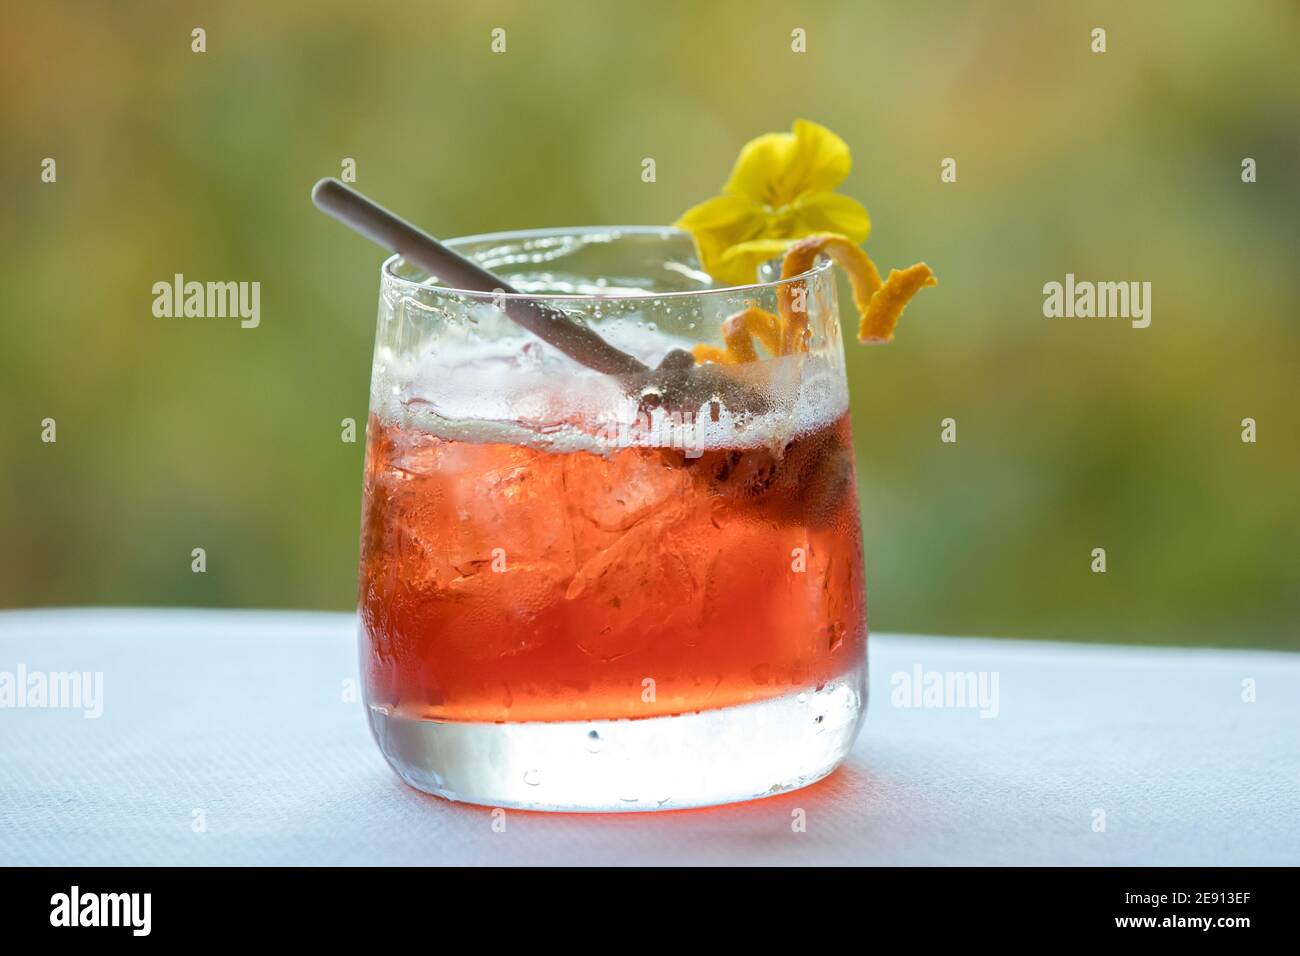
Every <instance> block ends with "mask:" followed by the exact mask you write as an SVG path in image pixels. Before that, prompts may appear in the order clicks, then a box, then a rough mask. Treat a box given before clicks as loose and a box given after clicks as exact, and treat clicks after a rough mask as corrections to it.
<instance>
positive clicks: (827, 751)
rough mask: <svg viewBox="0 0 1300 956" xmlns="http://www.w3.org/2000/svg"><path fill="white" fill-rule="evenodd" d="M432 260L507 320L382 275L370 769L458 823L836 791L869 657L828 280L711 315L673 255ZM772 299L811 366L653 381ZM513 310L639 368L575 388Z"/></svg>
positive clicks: (574, 237)
mask: <svg viewBox="0 0 1300 956" xmlns="http://www.w3.org/2000/svg"><path fill="white" fill-rule="evenodd" d="M450 245H451V246H452V247H453V248H455V249H456V250H457V251H458V252H460V253H461V254H462V255H465V256H467V257H469V258H470V259H472V260H474V261H475V262H477V263H478V264H479V265H481V266H483V267H485V268H487V269H489V270H492V271H493V272H495V273H496V274H497V275H499V276H500V277H501V278H502V279H503V280H505V281H506V282H508V283H510V284H511V286H512V287H513V288H514V289H515V290H517V295H512V296H505V295H504V294H501V293H496V294H488V293H476V292H465V291H459V290H455V289H449V288H444V287H442V286H440V285H438V283H437V280H436V279H435V278H431V277H429V276H427V275H424V274H422V273H421V272H419V271H418V270H416V269H415V268H414V267H412V266H410V265H409V264H407V263H405V262H403V260H401V259H400V258H399V257H393V258H391V259H389V260H388V261H387V262H385V263H384V265H383V269H382V274H381V279H380V305H379V327H378V335H377V340H376V345H375V356H374V371H373V378H372V384H371V395H370V418H369V423H368V428H367V450H366V465H365V489H364V495H365V500H364V509H363V527H362V542H361V575H360V576H361V583H360V599H359V601H360V611H361V635H360V640H361V662H362V673H363V675H364V683H365V699H366V703H367V711H368V714H369V718H370V725H371V728H372V730H373V732H374V736H375V738H376V740H377V741H378V743H379V746H380V749H381V750H382V751H383V753H384V756H385V757H386V758H387V759H388V761H389V763H390V764H391V765H392V766H393V768H394V769H395V770H396V771H397V773H398V774H400V775H401V777H402V779H404V780H405V781H406V782H407V783H409V784H411V785H412V786H414V787H416V788H418V789H420V790H424V791H427V792H429V793H434V794H438V795H441V796H443V797H447V798H450V799H452V800H463V801H468V802H471V803H476V804H484V805H488V806H499V807H520V808H527V809H534V810H577V811H606V810H656V809H673V808H681V807H694V806H702V805H707V804H716V803H725V802H730V801H736V800H746V799H751V798H754V797H763V796H768V795H771V794H775V793H780V792H783V791H786V790H790V789H794V788H797V787H801V786H804V785H806V784H809V783H811V782H813V781H815V780H818V779H820V778H821V777H823V776H825V775H826V774H828V773H830V772H831V771H832V770H833V769H834V768H835V767H836V766H837V765H838V764H839V763H840V761H841V760H842V759H843V758H844V756H845V754H846V753H847V752H848V750H849V748H850V746H851V745H852V743H853V740H854V738H855V736H856V735H857V731H858V727H859V725H860V723H861V720H862V716H863V710H864V706H865V701H866V696H865V695H866V638H867V632H866V600H865V594H864V582H863V571H862V550H861V530H860V525H859V519H858V503H857V490H856V481H855V477H854V462H853V445H852V440H851V437H850V429H849V417H848V391H847V383H846V380H845V375H844V352H843V344H842V341H841V337H840V323H839V316H838V312H837V306H836V291H835V280H834V276H833V274H832V272H831V265H830V264H829V263H827V262H821V263H818V264H817V265H816V266H815V267H814V268H813V269H811V270H810V271H809V272H807V273H804V274H803V275H801V276H798V277H795V278H793V279H789V280H785V281H771V282H766V283H761V284H756V285H752V286H745V287H738V288H725V289H719V288H714V287H712V286H711V285H710V284H709V279H708V276H707V275H705V274H703V273H701V272H700V271H699V267H698V265H697V263H696V259H695V256H694V252H693V249H692V245H691V241H690V237H689V236H687V235H686V234H684V233H681V232H678V231H675V230H671V229H662V228H613V229H599V228H585V229H557V230H541V231H532V232H518V233H508V234H498V235H488V236H474V237H469V238H465V239H460V240H454V241H453V242H451V243H450ZM792 293H793V297H792V299H791V300H787V303H786V304H787V305H788V304H789V301H792V300H793V298H798V299H799V300H800V304H801V305H804V306H806V313H805V314H806V319H807V324H806V331H804V332H803V333H802V343H803V345H804V346H806V347H803V348H801V349H800V350H798V351H795V352H793V353H792V354H786V355H783V356H779V357H771V356H768V357H766V358H763V357H757V356H755V360H753V361H747V362H743V363H739V364H712V363H708V364H703V363H701V364H696V365H695V366H693V367H690V368H680V367H679V368H677V369H676V370H675V371H673V372H672V373H671V374H669V373H667V372H665V371H664V370H665V369H667V368H668V367H669V366H670V365H673V364H676V365H679V366H680V362H677V363H674V360H673V358H672V356H671V355H670V353H673V351H674V350H686V351H689V350H691V349H692V348H693V347H694V346H695V345H697V344H700V343H708V344H713V345H719V344H720V343H721V342H722V332H721V328H722V324H723V322H724V320H725V319H727V318H728V317H729V316H732V315H735V314H737V313H740V312H743V311H744V310H745V309H747V308H750V307H758V308H762V309H765V310H767V311H769V312H773V313H775V312H776V311H777V310H778V307H779V305H780V303H779V298H780V296H782V295H787V296H790V295H791V294H792ZM517 297H527V298H529V300H530V301H531V302H534V303H536V304H538V305H543V306H545V307H546V308H548V309H551V310H559V311H560V312H562V313H564V314H566V315H567V316H568V318H569V319H570V320H571V321H573V322H576V323H578V324H580V325H583V326H586V327H587V328H588V329H590V330H592V331H594V332H596V333H598V334H599V335H600V336H601V337H602V338H603V339H604V340H605V341H606V342H608V343H610V344H611V345H614V346H616V347H617V348H619V349H621V350H623V351H624V352H626V353H629V354H631V355H633V356H635V357H636V358H637V359H639V360H641V362H643V363H644V364H645V365H646V366H647V367H648V368H647V370H646V371H645V372H629V373H626V374H606V373H604V372H597V371H592V370H591V369H589V368H587V367H584V366H583V365H581V364H579V363H578V362H575V361H574V360H572V359H571V358H569V357H568V356H567V355H565V354H563V353H562V352H560V351H557V350H556V349H555V348H553V347H552V346H550V345H548V344H546V343H544V342H543V341H541V340H540V339H538V338H536V337H535V336H533V335H532V334H531V333H529V332H526V331H524V330H523V329H522V328H521V327H520V326H518V325H516V324H515V322H513V321H512V320H511V319H510V318H509V316H508V314H507V312H508V309H507V308H506V306H508V305H509V304H510V302H509V300H510V299H512V298H517ZM665 356H668V357H669V358H668V361H666V362H665V361H664V359H665ZM677 358H678V359H680V358H681V356H680V354H678V355H677ZM661 363H662V368H660V366H661ZM687 364H688V365H689V363H687Z"/></svg>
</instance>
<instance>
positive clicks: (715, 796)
mask: <svg viewBox="0 0 1300 956" xmlns="http://www.w3.org/2000/svg"><path fill="white" fill-rule="evenodd" d="M865 709H866V668H865V667H862V668H859V669H858V670H856V671H854V672H852V673H850V674H847V675H845V676H843V677H840V678H838V679H837V680H835V681H832V682H830V683H827V684H825V685H823V686H822V687H821V689H819V690H813V689H809V690H806V691H803V692H801V693H795V694H787V695H785V696H782V697H774V698H771V699H769V700H764V701H758V702H755V703H751V704H741V705H739V706H735V707H724V708H720V709H718V710H706V711H699V712H697V713H690V714H680V715H677V716H673V717H647V718H644V719H642V720H583V721H564V722H545V723H543V722H532V723H458V722H449V721H436V720H411V719H409V718H405V717H395V716H392V715H391V714H386V713H384V712H383V711H382V710H381V709H379V708H375V707H371V708H370V709H369V714H370V729H371V730H372V731H373V733H374V735H375V740H376V741H377V742H378V743H379V748H380V749H381V750H382V751H383V752H384V756H385V757H386V758H387V759H388V762H389V763H390V764H391V765H392V767H393V769H394V770H396V771H397V773H398V775H399V776H401V778H402V779H403V780H405V781H406V782H407V783H409V784H410V785H411V786H413V787H415V788H416V789H417V790H423V791H425V792H426V793H432V794H435V795H437V796H440V797H446V798H447V799H448V800H458V801H464V802H466V803H476V804H481V805H483V806H489V807H510V808H515V809H521V810H567V811H577V812H605V811H628V810H678V809H683V808H686V807H704V806H710V805H713V804H719V803H733V802H736V801H740V800H753V799H755V798H758V797H770V796H773V795H775V794H778V793H785V792H787V791H789V790H797V789H798V788H800V787H806V786H807V785H808V784H810V783H814V782H816V781H817V780H820V779H821V778H822V777H824V776H826V775H827V774H828V773H830V772H831V771H832V770H834V769H835V768H836V767H837V766H839V764H840V761H842V760H843V759H844V757H845V756H846V755H847V754H848V752H849V748H850V747H852V746H853V741H854V738H856V737H857V734H858V727H859V726H860V725H861V723H862V717H863V714H864V713H865Z"/></svg>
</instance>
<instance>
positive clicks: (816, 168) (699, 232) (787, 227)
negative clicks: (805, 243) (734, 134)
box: [673, 120, 871, 285]
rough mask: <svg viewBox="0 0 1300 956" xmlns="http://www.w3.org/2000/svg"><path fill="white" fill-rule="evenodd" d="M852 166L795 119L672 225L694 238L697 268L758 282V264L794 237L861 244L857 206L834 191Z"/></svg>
mask: <svg viewBox="0 0 1300 956" xmlns="http://www.w3.org/2000/svg"><path fill="white" fill-rule="evenodd" d="M851 167H852V158H851V157H850V156H849V147H848V144H847V143H845V142H844V140H842V139H840V138H839V137H838V136H836V135H835V134H834V133H832V132H831V131H830V130H828V129H827V128H826V127H825V126H819V125H818V124H817V123H812V122H809V121H808V120H795V123H794V132H792V133H767V134H765V135H763V136H759V137H758V138H757V139H751V140H750V141H749V142H748V143H746V144H745V146H744V148H743V149H742V150H741V151H740V156H739V157H738V158H737V159H736V165H735V166H734V167H733V168H732V170H731V178H730V179H728V180H727V183H726V185H725V186H723V187H722V195H721V196H715V197H713V198H712V199H708V200H705V201H704V202H702V203H700V204H699V205H698V206H693V207H691V208H690V209H688V210H687V211H686V212H685V213H684V214H683V215H682V217H681V218H680V219H678V220H677V222H675V223H673V225H675V226H676V227H677V228H678V229H684V230H686V231H687V232H689V233H690V234H691V236H692V237H693V238H694V239H695V249H696V251H697V252H698V254H699V257H700V264H701V265H702V266H703V267H704V269H705V271H706V272H708V273H709V274H710V275H711V276H713V278H714V280H715V281H717V282H720V283H726V284H728V285H748V284H749V283H752V282H756V281H758V278H757V270H758V266H759V265H760V264H761V263H763V262H766V261H767V260H769V259H774V258H776V257H778V256H780V255H782V254H783V253H784V252H785V251H786V250H787V249H788V248H789V247H790V246H791V245H793V244H794V243H795V241H796V240H799V239H802V238H804V237H805V236H811V235H815V234H821V233H835V234H837V235H841V236H844V237H845V238H847V239H848V240H849V241H850V242H852V243H854V244H855V245H857V244H860V243H862V242H865V241H866V238H867V235H868V233H870V232H871V220H870V218H869V217H868V216H867V211H866V209H864V208H863V207H862V204H861V203H859V202H857V201H856V200H853V199H849V198H848V197H847V196H840V195H837V194H836V193H835V192H834V189H835V187H836V186H838V185H839V184H840V183H841V182H843V181H844V177H845V176H847V175H848V174H849V169H850V168H851Z"/></svg>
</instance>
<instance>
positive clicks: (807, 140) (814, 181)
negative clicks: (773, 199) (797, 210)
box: [776, 120, 853, 204]
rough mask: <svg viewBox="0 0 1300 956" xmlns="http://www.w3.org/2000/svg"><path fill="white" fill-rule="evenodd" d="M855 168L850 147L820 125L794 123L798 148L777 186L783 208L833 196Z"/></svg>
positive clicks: (789, 154)
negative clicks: (819, 195) (820, 196)
mask: <svg viewBox="0 0 1300 956" xmlns="http://www.w3.org/2000/svg"><path fill="white" fill-rule="evenodd" d="M852 168H853V157H852V156H851V155H850V153H849V144H848V143H846V142H844V140H842V139H840V138H839V137H838V136H837V135H835V134H834V133H832V132H831V131H830V130H828V129H827V128H826V127H825V126H822V125H821V124H820V123H814V122H811V121H810V120H795V121H794V144H793V147H792V148H791V150H790V151H789V153H788V154H787V155H786V163H785V167H784V168H783V169H782V171H781V175H780V178H779V180H778V181H777V184H776V190H777V193H778V195H779V196H780V197H781V200H782V204H785V203H792V202H794V201H795V200H796V199H800V198H803V197H806V196H808V195H811V194H816V193H828V192H831V191H832V190H833V189H834V188H835V187H836V186H838V185H839V184H840V183H842V182H843V181H844V177H846V176H847V175H848V174H849V170H851V169H852Z"/></svg>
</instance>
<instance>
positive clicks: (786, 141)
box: [722, 133, 795, 206]
mask: <svg viewBox="0 0 1300 956" xmlns="http://www.w3.org/2000/svg"><path fill="white" fill-rule="evenodd" d="M794 149H795V138H794V136H793V135H791V134H790V133H764V134H763V135H762V136H757V137H755V138H754V139H751V140H750V141H749V142H748V143H746V144H745V145H744V146H742V147H741V149H740V155H739V156H737V157H736V165H735V166H733V167H732V168H731V176H730V178H729V179H728V180H727V184H726V185H725V186H723V187H722V191H723V192H725V193H730V194H731V195H733V196H746V197H748V198H749V199H751V200H753V201H754V202H756V203H758V204H759V205H766V206H778V205H781V204H782V201H783V200H782V198H781V196H780V195H779V194H778V193H777V187H778V185H779V183H780V181H781V177H782V176H783V175H784V174H785V169H786V167H787V166H789V164H790V158H791V157H792V156H793V155H794ZM785 201H788V200H785Z"/></svg>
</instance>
